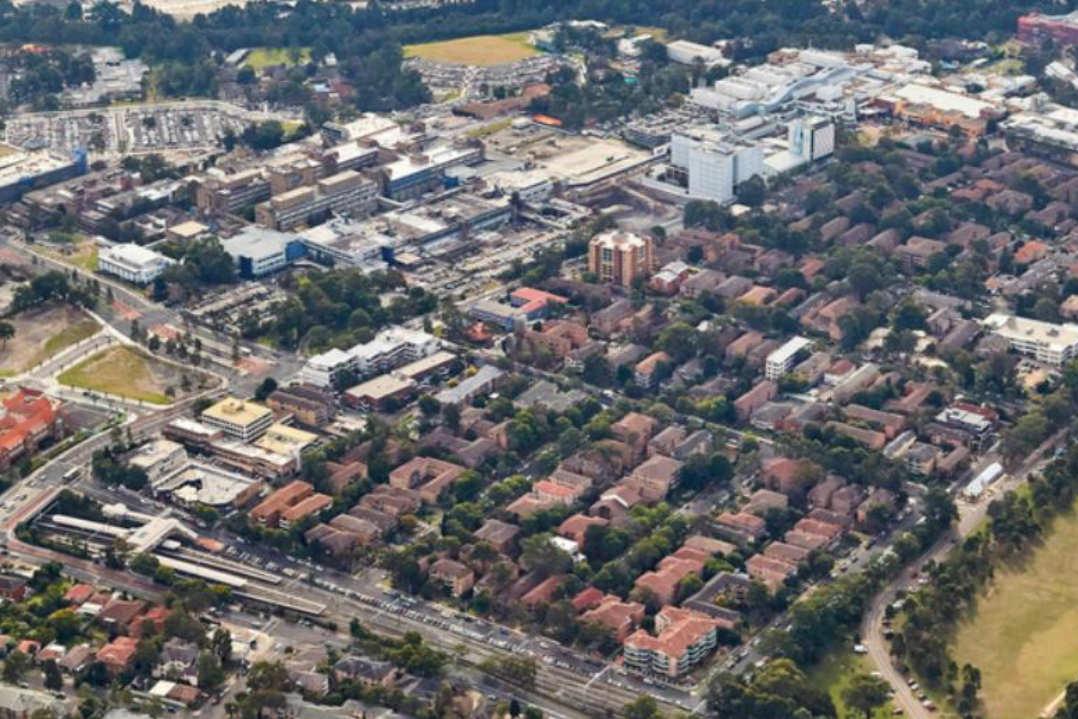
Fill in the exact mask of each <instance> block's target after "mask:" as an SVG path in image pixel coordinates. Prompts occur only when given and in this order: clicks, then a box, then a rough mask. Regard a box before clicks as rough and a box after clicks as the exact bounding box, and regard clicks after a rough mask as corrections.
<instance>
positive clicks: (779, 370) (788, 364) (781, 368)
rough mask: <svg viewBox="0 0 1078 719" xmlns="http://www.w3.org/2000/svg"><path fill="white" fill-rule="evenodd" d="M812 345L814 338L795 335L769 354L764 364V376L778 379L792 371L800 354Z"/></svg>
mask: <svg viewBox="0 0 1078 719" xmlns="http://www.w3.org/2000/svg"><path fill="white" fill-rule="evenodd" d="M811 346H812V340H810V339H807V338H805V337H793V338H791V339H790V340H788V341H787V342H786V343H785V344H783V345H782V346H781V347H779V348H778V349H777V350H775V351H774V352H772V353H771V354H769V355H768V356H767V362H766V363H765V365H764V376H765V377H766V378H767V379H769V380H777V379H778V378H780V377H782V375H784V374H786V373H787V372H789V371H790V369H791V368H792V367H793V366H794V365H795V364H796V363H797V357H798V355H799V354H800V353H801V352H803V351H804V350H807V349H808V348H809V347H811Z"/></svg>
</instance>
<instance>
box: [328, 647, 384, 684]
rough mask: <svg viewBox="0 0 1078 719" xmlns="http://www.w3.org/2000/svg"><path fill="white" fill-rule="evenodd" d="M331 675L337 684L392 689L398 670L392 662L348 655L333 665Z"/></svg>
mask: <svg viewBox="0 0 1078 719" xmlns="http://www.w3.org/2000/svg"><path fill="white" fill-rule="evenodd" d="M333 675H334V676H335V677H336V679H337V681H338V682H343V681H351V682H358V683H360V684H363V685H364V686H368V687H375V686H380V687H385V688H386V689H389V688H391V687H393V686H394V685H395V684H396V682H397V680H398V678H399V677H400V670H398V669H397V667H395V666H394V665H393V663H392V662H384V661H377V660H374V659H368V658H367V657H361V656H357V655H355V654H349V655H347V656H343V657H341V658H340V659H338V660H337V661H336V663H334V665H333Z"/></svg>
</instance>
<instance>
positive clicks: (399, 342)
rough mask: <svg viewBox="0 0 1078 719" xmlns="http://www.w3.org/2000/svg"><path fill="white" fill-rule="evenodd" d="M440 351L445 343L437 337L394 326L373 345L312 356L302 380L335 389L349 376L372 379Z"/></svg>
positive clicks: (367, 343)
mask: <svg viewBox="0 0 1078 719" xmlns="http://www.w3.org/2000/svg"><path fill="white" fill-rule="evenodd" d="M439 349H441V342H440V341H439V340H438V338H437V337H435V336H434V335H431V334H427V333H426V332H420V331H418V330H409V329H406V328H404V327H390V328H389V329H386V330H383V331H382V332H379V333H378V334H377V335H376V336H375V338H374V339H372V340H371V341H370V342H366V343H364V344H360V345H355V346H354V347H351V348H349V349H347V350H339V349H331V350H329V351H327V352H323V353H322V354H318V355H315V356H313V357H311V358H310V359H308V360H307V363H306V364H305V365H303V368H302V369H301V370H300V373H299V379H300V382H303V383H306V384H310V385H313V386H315V387H333V386H334V385H335V384H336V383H337V379H338V378H339V377H341V376H342V375H344V374H345V373H352V374H355V375H356V376H358V377H370V376H372V375H374V374H379V373H384V372H388V371H390V370H393V369H396V368H398V367H400V366H402V365H405V364H408V363H409V362H415V361H416V360H418V359H422V358H424V357H428V356H430V355H432V354H434V353H435V352H437V351H438V350H439Z"/></svg>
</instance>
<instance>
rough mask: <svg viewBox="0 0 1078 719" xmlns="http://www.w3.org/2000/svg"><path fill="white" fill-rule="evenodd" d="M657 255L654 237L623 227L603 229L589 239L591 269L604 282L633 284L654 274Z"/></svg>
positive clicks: (589, 263)
mask: <svg viewBox="0 0 1078 719" xmlns="http://www.w3.org/2000/svg"><path fill="white" fill-rule="evenodd" d="M654 264H655V258H654V254H653V247H652V242H651V238H650V237H648V236H646V235H637V234H635V233H632V232H623V231H621V230H608V231H606V232H600V233H599V234H598V235H596V236H595V237H593V238H591V241H590V242H589V243H588V270H589V271H590V272H593V273H595V274H596V275H597V276H598V277H599V280H600V281H602V282H613V283H614V284H618V285H622V286H623V287H631V286H632V284H633V282H634V281H635V280H636V279H637V278H638V277H646V276H648V275H649V274H651V270H652V267H654Z"/></svg>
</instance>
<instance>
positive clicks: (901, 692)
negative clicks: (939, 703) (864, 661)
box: [861, 429, 1067, 719]
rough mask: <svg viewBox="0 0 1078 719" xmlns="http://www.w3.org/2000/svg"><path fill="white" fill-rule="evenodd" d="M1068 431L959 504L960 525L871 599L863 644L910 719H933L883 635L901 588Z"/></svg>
mask: <svg viewBox="0 0 1078 719" xmlns="http://www.w3.org/2000/svg"><path fill="white" fill-rule="evenodd" d="M1066 432H1067V430H1066V429H1061V430H1060V431H1058V432H1056V433H1055V434H1054V435H1052V436H1051V437H1049V438H1048V439H1047V440H1045V441H1044V443H1043V444H1041V446H1039V447H1037V449H1036V450H1034V451H1033V452H1032V453H1031V454H1030V455H1029V456H1028V457H1026V459H1025V460H1024V461H1023V462H1022V464H1021V466H1019V468H1018V469H1017V470H1016V471H1015V472H1013V473H1011V474H1009V475H1007V476H1006V477H1005V478H1004V479H1003V480H1001V481H1000V482H999V483H998V484H996V485H995V486H994V487H993V490H992V491H990V492H985V493H984V494H983V495H982V496H981V498H980V499H979V500H978V501H976V502H973V503H968V502H960V503H959V505H958V524H957V526H955V527H953V528H952V529H951V530H950V531H949V532H947V533H945V534H944V536H942V537H940V539H939V540H937V541H936V543H935V544H934V545H932V547H931V548H929V550H928V551H927V552H925V553H924V554H923V555H921V557H919V558H918V559H917V560H915V561H914V562H912V563H911V564H910V565H909V566H908V567H906V568H905V569H904V570H902V572H901V573H900V574H899V575H898V577H896V578H895V579H894V580H892V581H891V583H890V584H888V585H887V586H886V587H884V588H883V590H881V591H880V593H879V594H877V595H876V597H875V598H874V599H873V600H872V604H871V605H869V608H868V610H867V611H866V612H865V617H864V619H863V620H862V622H861V638H862V639H861V643H862V644H864V645H865V648H866V649H868V657H869V659H871V660H872V663H873V664H874V665H875V666H876V670H877V671H879V673H880V675H881V676H882V677H883V679H884V681H886V682H887V683H888V684H890V685H891V689H892V690H893V691H894V699H893V701H894V703H895V705H896V706H897V707H898V708H900V709H902V710H903V711H904V712H905V715H906V716H907V717H910V719H932V717H933V714H932V712H930V711H929V710H928V709H926V708H925V707H924V705H923V704H921V702H920V700H919V699H918V698H917V697H916V695H914V693H913V690H912V689H910V687H909V685H907V684H906V677H905V676H904V675H903V674H902V673H901V672H899V671H898V667H897V666H896V664H895V660H894V657H892V656H891V645H890V642H888V641H887V639H885V638H884V636H883V631H884V627H883V620H884V613H885V611H886V609H887V607H888V605H890V604H891V603H892V602H894V601H895V597H896V595H897V594H898V591H899V590H900V589H903V588H905V587H908V586H910V585H911V584H912V583H913V572H914V571H915V570H916V569H917V568H918V567H921V566H923V565H924V564H925V563H926V562H928V561H936V562H938V561H941V560H943V559H944V558H945V557H946V556H947V553H948V552H950V551H951V548H952V547H954V546H955V545H956V544H957V543H958V542H960V541H962V539H963V538H965V537H966V536H967V535H969V534H970V533H971V532H973V531H974V530H975V529H977V527H979V526H980V525H981V523H982V522H983V521H984V518H985V516H987V514H988V505H989V504H991V501H992V499H993V498H994V497H996V496H999V495H1001V494H1003V493H1005V492H1007V491H1008V490H1011V489H1014V488H1016V487H1018V486H1019V485H1020V484H1022V483H1023V482H1025V481H1026V479H1027V478H1028V477H1029V476H1030V475H1031V474H1033V473H1034V472H1037V471H1039V470H1040V469H1041V468H1042V467H1043V466H1044V465H1045V464H1046V463H1047V462H1048V461H1049V458H1047V457H1045V455H1046V453H1047V452H1048V451H1049V450H1050V449H1052V448H1053V447H1055V446H1056V445H1057V444H1059V442H1060V440H1061V439H1063V437H1064V436H1065V435H1066Z"/></svg>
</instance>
